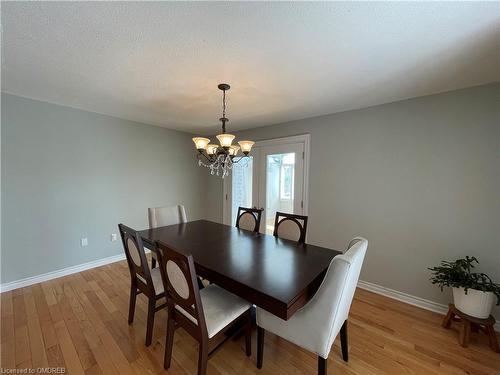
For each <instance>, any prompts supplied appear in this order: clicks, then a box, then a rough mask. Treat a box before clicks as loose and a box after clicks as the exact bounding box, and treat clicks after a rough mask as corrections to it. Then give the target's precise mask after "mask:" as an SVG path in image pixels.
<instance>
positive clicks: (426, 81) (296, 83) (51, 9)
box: [1, 2, 500, 133]
mask: <svg viewBox="0 0 500 375" xmlns="http://www.w3.org/2000/svg"><path fill="white" fill-rule="evenodd" d="M1 6H2V90H3V91H5V92H9V93H13V94H16V95H21V96H25V97H29V98H34V99H39V100H44V101H48V102H53V103H58V104H63V105H68V106H73V107H77V108H82V109H86V110H90V111H94V112H99V113H105V114H109V115H114V116H118V117H122V118H128V119H132V120H137V121H141V122H145V123H150V124H155V125H160V126H164V127H168V128H173V129H179V130H184V131H189V132H195V131H196V132H202V133H212V132H215V131H216V129H217V128H218V126H219V125H218V118H219V115H220V92H219V90H218V89H217V84H218V83H219V82H228V83H230V84H231V86H232V88H231V90H230V91H229V94H228V117H229V118H230V123H229V130H231V129H243V128H249V127H255V126H262V125H268V124H272V123H277V122H283V121H288V120H293V119H299V118H306V117H311V116H316V115H322V114H328V113H334V112H338V111H344V110H348V109H354V108H361V107H366V106H370V105H376V104H381V103H387V102H391V101H395V100H400V99H405V98H410V97H416V96H421V95H426V94H431V93H436V92H442V91H447V90H452V89H457V88H462V87H467V86H473V85H478V84H482V83H487V82H492V81H495V80H499V79H500V65H499V64H500V60H499V59H500V56H499V49H498V48H499V45H500V29H499V24H500V9H499V7H500V3H499V2H489V3H479V2H466V3H461V2H447V3H446V2H425V3H424V2H391V3H389V2H373V3H361V2H345V3H344V2H327V3H298V2H287V3H280V2H273V3H271V2H269V3H243V2H242V3H233V2H231V3H229V2H227V3H208V2H205V3H176V2H148V3H140V2H101V3H99V2H12V3H11V2H2V5H1Z"/></svg>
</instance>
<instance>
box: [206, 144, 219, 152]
mask: <svg viewBox="0 0 500 375" xmlns="http://www.w3.org/2000/svg"><path fill="white" fill-rule="evenodd" d="M218 147H219V146H217V145H214V144H209V145H207V147H206V148H205V151H206V152H207V155H215V153H216V152H217V148H218Z"/></svg>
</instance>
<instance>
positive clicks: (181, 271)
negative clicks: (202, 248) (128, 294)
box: [156, 241, 208, 337]
mask: <svg viewBox="0 0 500 375" xmlns="http://www.w3.org/2000/svg"><path fill="white" fill-rule="evenodd" d="M156 249H157V255H158V263H159V265H160V273H161V278H162V281H163V288H164V290H165V295H166V297H167V304H168V305H169V313H173V314H174V319H175V320H176V321H177V322H178V323H180V324H181V326H182V327H183V328H185V329H186V330H187V331H188V332H190V333H191V334H193V333H194V335H196V336H199V335H206V337H208V332H207V326H206V322H205V315H204V313H203V306H202V304H201V297H200V290H199V287H198V282H197V278H196V270H195V267H194V261H193V256H192V255H184V254H183V253H181V252H179V251H176V250H174V249H172V248H170V247H169V246H167V245H165V244H163V243H162V242H160V241H157V242H156ZM176 306H178V307H179V308H181V309H183V310H184V311H185V312H187V313H188V314H189V315H190V316H191V317H192V319H189V318H187V317H185V316H184V315H183V314H181V313H177V312H176V311H175V310H176Z"/></svg>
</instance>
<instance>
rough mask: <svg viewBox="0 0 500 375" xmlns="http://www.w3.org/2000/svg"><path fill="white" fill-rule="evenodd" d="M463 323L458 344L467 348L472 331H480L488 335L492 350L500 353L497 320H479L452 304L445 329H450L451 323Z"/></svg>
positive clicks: (445, 321) (445, 322) (490, 318)
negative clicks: (496, 328) (495, 327)
mask: <svg viewBox="0 0 500 375" xmlns="http://www.w3.org/2000/svg"><path fill="white" fill-rule="evenodd" d="M452 321H456V322H461V323H462V326H461V328H460V334H459V336H458V342H459V343H460V345H462V346H463V347H464V348H466V347H467V345H468V343H469V336H470V332H471V330H472V331H473V332H478V331H479V330H481V331H483V332H484V333H486V334H487V335H488V338H489V340H490V348H491V349H492V350H493V351H494V352H497V353H498V352H500V348H499V347H498V341H497V335H496V333H495V329H494V328H493V326H494V325H495V318H494V317H493V316H492V315H490V316H489V317H488V318H486V319H479V318H475V317H473V316H470V315H467V314H464V313H463V312H461V311H460V310H458V309H457V308H456V307H455V305H454V304H452V303H450V306H449V309H448V314H446V316H445V317H444V320H443V327H444V328H447V329H448V328H450V326H451V322H452Z"/></svg>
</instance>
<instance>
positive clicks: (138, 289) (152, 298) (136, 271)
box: [118, 224, 167, 346]
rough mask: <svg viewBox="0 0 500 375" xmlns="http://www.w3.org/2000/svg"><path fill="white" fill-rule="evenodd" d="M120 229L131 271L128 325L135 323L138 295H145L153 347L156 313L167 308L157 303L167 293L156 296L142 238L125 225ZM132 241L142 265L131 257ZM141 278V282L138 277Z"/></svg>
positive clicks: (147, 332) (147, 333)
mask: <svg viewBox="0 0 500 375" xmlns="http://www.w3.org/2000/svg"><path fill="white" fill-rule="evenodd" d="M118 229H119V230H120V235H121V238H122V243H123V249H124V250H125V255H126V258H127V264H128V268H129V271H130V279H131V283H130V303H129V310H128V324H132V323H133V322H134V314H135V302H136V299H137V295H138V294H141V293H142V294H144V295H145V296H146V297H147V298H148V318H147V324H146V346H149V345H151V340H152V337H153V327H154V320H155V313H156V312H157V311H159V310H161V309H163V308H165V307H167V303H163V304H161V305H159V306H156V302H157V301H158V300H160V299H163V298H165V292H162V293H160V294H156V291H155V288H154V284H153V280H152V278H151V271H150V270H149V266H148V261H147V258H146V253H145V252H144V245H143V243H142V239H141V237H140V236H139V235H138V234H137V231H135V230H134V229H132V228H129V227H127V226H126V225H124V224H119V225H118ZM129 239H130V240H132V241H133V243H134V244H135V246H136V247H137V250H138V253H139V257H140V260H141V264H140V265H137V264H135V262H134V261H133V259H132V256H131V255H130V249H129V247H128V240H129ZM138 275H139V276H141V277H142V279H143V280H145V281H146V282H144V281H143V280H141V279H140V278H139V277H137V276H138Z"/></svg>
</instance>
